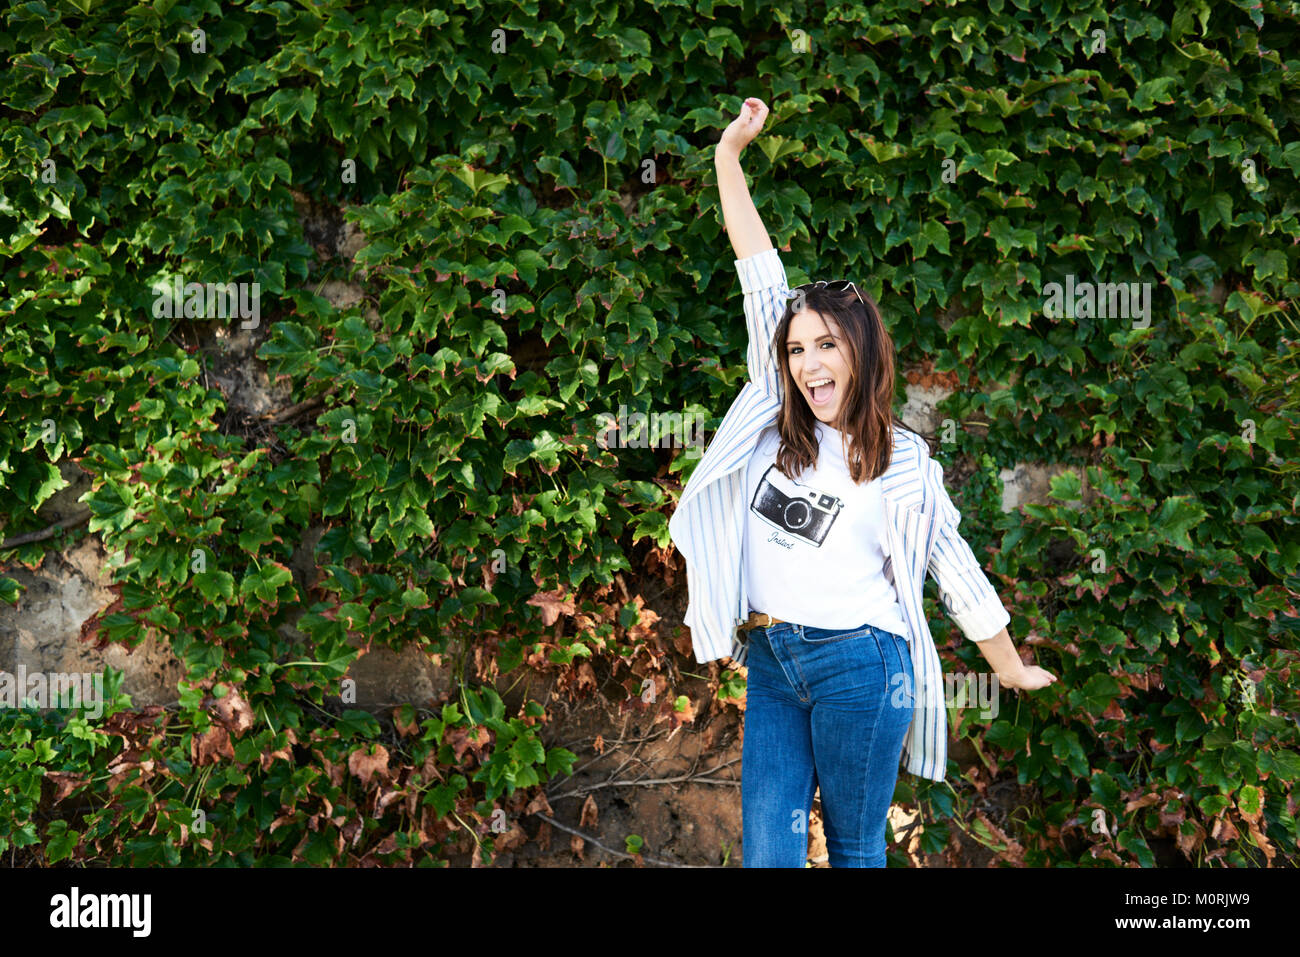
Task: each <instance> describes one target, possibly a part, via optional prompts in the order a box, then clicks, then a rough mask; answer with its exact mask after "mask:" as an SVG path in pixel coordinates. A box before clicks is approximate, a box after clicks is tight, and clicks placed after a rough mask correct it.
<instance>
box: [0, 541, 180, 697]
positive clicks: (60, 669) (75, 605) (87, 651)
mask: <svg viewBox="0 0 1300 957" xmlns="http://www.w3.org/2000/svg"><path fill="white" fill-rule="evenodd" d="M106 557H107V556H106V554H105V552H104V548H103V545H102V544H101V543H100V540H99V536H98V535H88V536H86V537H84V538H83V539H82V540H81V541H80V542H78V543H77V544H76V546H74V547H73V548H71V549H69V550H68V551H67V552H66V553H62V554H61V553H59V552H56V551H49V552H47V553H46V554H45V557H44V559H43V560H42V562H41V564H40V566H39V567H38V568H37V569H36V570H35V571H29V570H28V569H26V568H24V567H23V566H22V565H18V564H12V565H10V566H6V567H5V568H3V570H2V571H0V573H3V574H4V575H6V576H7V577H9V578H13V579H15V580H16V581H18V582H19V583H20V584H21V585H24V586H26V589H27V590H26V591H25V592H23V593H22V595H21V596H20V597H19V599H18V605H17V607H10V606H8V605H5V606H0V611H2V612H3V613H2V614H0V671H7V672H9V673H11V674H14V673H16V672H17V669H18V666H19V665H22V666H23V667H24V668H26V670H27V673H28V674H31V673H33V672H38V671H39V672H44V673H46V674H55V673H60V674H70V673H85V674H102V673H103V671H104V668H105V667H108V666H112V667H113V668H116V669H119V670H121V671H123V672H125V675H124V678H123V682H122V690H123V691H125V692H127V693H128V694H130V695H131V700H132V701H133V702H134V704H135V705H137V706H144V705H151V704H159V705H161V704H167V703H170V702H173V701H175V700H176V699H177V688H176V685H177V682H178V681H179V680H180V679H181V678H182V677H183V676H184V674H185V666H184V665H183V664H182V662H181V661H179V660H178V659H177V658H176V656H175V655H173V654H172V651H171V648H170V647H169V646H168V645H167V643H166V641H165V640H158V639H154V638H146V639H145V640H144V641H143V642H142V643H141V644H139V645H138V646H136V648H135V649H133V650H128V649H126V648H124V647H122V646H119V645H110V646H108V647H106V648H105V649H104V650H103V651H98V650H96V649H95V647H94V645H93V644H92V643H90V642H82V641H81V640H80V635H81V625H82V622H84V621H85V620H86V619H87V618H89V617H90V616H91V615H93V614H95V613H96V612H98V611H99V610H100V609H102V608H106V607H107V606H108V605H110V604H111V603H112V602H113V601H114V600H115V599H116V595H115V594H114V593H113V592H112V591H110V590H109V586H110V584H111V579H110V577H109V575H108V574H106V573H105V572H104V567H103V566H104V562H105V559H106Z"/></svg>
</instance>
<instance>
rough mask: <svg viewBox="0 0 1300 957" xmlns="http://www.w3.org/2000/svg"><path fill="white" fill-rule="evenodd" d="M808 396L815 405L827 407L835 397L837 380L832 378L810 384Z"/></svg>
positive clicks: (817, 380)
mask: <svg viewBox="0 0 1300 957" xmlns="http://www.w3.org/2000/svg"><path fill="white" fill-rule="evenodd" d="M808 395H809V397H810V398H811V400H812V404H813V405H816V406H823V405H827V404H828V403H829V402H830V401H831V398H832V397H833V396H834V395H835V380H834V379H830V378H825V379H814V380H813V381H811V382H809V383H808Z"/></svg>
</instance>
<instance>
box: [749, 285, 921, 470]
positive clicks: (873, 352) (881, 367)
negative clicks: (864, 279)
mask: <svg viewBox="0 0 1300 957" xmlns="http://www.w3.org/2000/svg"><path fill="white" fill-rule="evenodd" d="M799 290H802V291H803V293H804V295H803V297H802V298H803V303H802V307H803V308H807V309H811V310H812V311H814V312H816V313H817V314H818V315H820V316H821V317H822V319H823V320H825V321H826V323H827V325H828V326H837V327H838V330H835V329H833V330H832V331H838V333H839V334H840V336H841V337H842V339H841V347H843V346H844V344H845V343H847V348H848V353H849V359H848V364H849V368H850V369H851V370H852V374H853V381H852V382H851V383H850V384H849V388H848V391H847V393H846V394H845V395H844V396H843V398H842V399H841V400H840V416H839V423H838V426H837V427H838V429H839V431H840V432H841V433H842V437H843V444H844V450H843V451H844V461H845V463H846V464H847V465H848V468H849V475H851V476H852V478H853V481H854V482H856V483H857V484H859V485H861V484H862V483H863V482H870V481H871V480H873V479H875V478H876V477H877V476H879V475H882V474H883V473H884V471H885V470H886V469H887V468H889V463H890V461H891V459H892V456H893V444H894V443H893V438H894V434H893V426H895V425H897V426H900V427H902V428H904V429H907V430H908V431H909V432H913V434H919V433H915V431H914V430H913V429H909V428H908V427H907V426H906V425H904V424H903V421H902V420H901V419H900V418H899V417H898V416H897V415H895V414H894V340H893V338H892V337H891V336H890V334H889V330H888V329H886V328H885V323H884V321H883V320H882V319H881V317H880V307H879V306H877V305H876V301H875V300H874V299H873V298H872V297H871V295H870V294H869V293H867V292H865V291H864V290H863V289H862V286H861V284H858V291H859V292H861V293H862V300H863V301H861V302H860V301H859V300H858V297H857V295H856V294H855V293H854V291H853V289H852V288H845V289H843V290H841V291H838V292H833V291H831V290H830V289H828V288H827V287H825V286H814V285H805V286H800V287H798V288H797V289H796V290H792V292H796V291H799ZM797 306H800V301H799V297H797V296H794V297H792V298H791V299H790V300H789V301H788V302H787V303H786V306H785V311H784V312H783V313H782V314H781V318H780V320H779V321H778V322H777V325H776V333H775V334H774V335H773V337H772V344H771V348H772V351H773V352H774V353H775V358H776V362H777V367H778V368H779V369H780V373H779V375H780V379H781V382H782V384H783V393H784V395H783V397H782V402H781V411H780V414H779V415H778V417H777V431H778V432H779V434H780V436H781V445H780V448H779V449H778V450H777V454H776V467H777V468H778V469H780V470H781V471H782V472H783V473H785V474H786V475H787V476H790V477H791V478H793V477H796V476H798V475H799V473H801V472H802V471H803V470H804V469H806V468H811V467H815V466H816V465H817V449H818V443H817V434H816V432H815V431H814V430H815V429H816V426H817V423H818V422H819V421H820V420H819V419H818V418H817V417H816V416H815V415H813V411H812V409H811V408H809V406H808V402H807V400H806V399H805V398H804V396H803V392H802V391H800V389H799V386H798V384H797V383H796V382H795V381H794V376H793V375H792V374H791V372H790V357H789V352H788V351H787V349H786V336H787V335H789V332H790V323H791V321H792V320H793V319H794V315H795V312H796V307H797ZM837 387H839V384H838V383H837Z"/></svg>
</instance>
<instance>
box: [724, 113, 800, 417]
mask: <svg viewBox="0 0 1300 957" xmlns="http://www.w3.org/2000/svg"><path fill="white" fill-rule="evenodd" d="M767 112H768V110H767V105H766V104H765V103H764V102H763V101H762V100H760V99H757V98H755V97H752V96H751V97H750V98H749V99H747V100H745V103H744V105H743V106H742V107H741V109H740V115H739V116H737V117H736V118H735V119H734V120H733V121H732V122H731V125H730V126H728V127H727V128H726V130H725V131H723V134H722V139H721V140H720V141H719V142H718V145H717V148H716V149H715V151H714V154H713V161H714V166H715V167H716V168H717V173H718V192H719V194H720V196H721V202H722V220H723V223H724V224H725V225H726V227H727V238H728V239H729V240H730V241H731V248H732V250H733V251H734V252H735V254H736V271H737V272H738V273H739V275H740V289H741V292H742V293H744V296H745V324H746V327H747V328H748V331H749V345H748V349H747V351H746V361H747V363H748V367H749V378H750V381H751V382H753V383H754V384H755V385H758V386H760V387H761V388H762V389H763V390H764V391H766V392H770V393H772V394H776V393H777V392H778V391H779V388H778V380H777V366H776V363H775V361H774V358H773V356H772V352H771V348H772V334H773V333H774V332H775V330H776V322H777V319H779V318H780V316H781V313H782V311H783V310H784V309H785V303H786V293H787V292H788V291H789V285H788V284H787V282H786V278H785V267H784V266H783V265H782V264H781V258H780V256H779V255H778V253H777V251H776V248H775V247H774V246H773V245H772V240H771V238H770V237H769V236H768V234H767V229H766V227H764V225H763V220H762V219H761V218H760V217H759V215H758V210H757V209H756V208H755V206H754V201H753V199H752V198H751V197H750V195H749V186H748V184H746V182H745V173H744V171H743V170H742V169H741V168H740V153H741V151H742V150H743V149H744V148H745V146H746V145H747V144H748V143H749V142H750V140H752V139H753V138H754V137H755V136H757V135H758V132H759V131H760V130H761V129H762V128H763V122H764V121H765V120H766V119H767Z"/></svg>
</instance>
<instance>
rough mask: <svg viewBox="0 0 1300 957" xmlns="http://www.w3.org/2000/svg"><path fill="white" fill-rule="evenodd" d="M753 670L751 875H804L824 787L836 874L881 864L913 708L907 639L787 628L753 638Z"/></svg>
mask: <svg viewBox="0 0 1300 957" xmlns="http://www.w3.org/2000/svg"><path fill="white" fill-rule="evenodd" d="M746 665H747V666H748V668H749V678H748V686H747V694H746V704H745V729H744V734H745V740H744V744H743V746H742V749H741V774H740V778H741V781H740V801H741V815H742V830H743V842H744V844H743V857H744V866H745V867H799V868H802V867H804V866H805V863H806V861H807V858H808V826H807V822H808V814H809V812H810V811H811V809H812V800H813V793H814V791H815V790H816V789H817V788H818V787H819V786H820V788H821V801H822V815H823V818H824V827H825V832H826V847H827V851H828V853H829V857H830V865H831V867H884V866H885V821H886V816H887V815H888V813H889V805H890V802H891V801H892V800H893V797H894V785H895V783H896V782H897V780H898V766H899V760H900V758H901V756H902V751H903V740H904V738H906V736H907V729H908V726H909V725H910V724H911V722H912V705H913V702H914V701H915V695H914V694H913V692H912V689H913V687H914V678H913V674H912V657H911V654H910V653H909V652H908V647H907V639H906V638H904V637H903V636H902V635H895V634H892V633H891V632H888V631H883V630H882V629H880V628H876V627H875V626H873V625H863V626H862V627H861V628H851V629H847V630H836V629H831V628H809V627H806V626H804V625H796V624H793V623H790V622H781V623H779V624H775V625H771V626H769V627H767V628H755V629H753V630H751V631H750V632H749V653H748V656H747V658H746ZM903 676H906V677H903Z"/></svg>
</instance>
